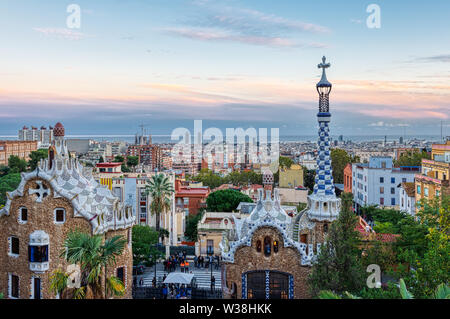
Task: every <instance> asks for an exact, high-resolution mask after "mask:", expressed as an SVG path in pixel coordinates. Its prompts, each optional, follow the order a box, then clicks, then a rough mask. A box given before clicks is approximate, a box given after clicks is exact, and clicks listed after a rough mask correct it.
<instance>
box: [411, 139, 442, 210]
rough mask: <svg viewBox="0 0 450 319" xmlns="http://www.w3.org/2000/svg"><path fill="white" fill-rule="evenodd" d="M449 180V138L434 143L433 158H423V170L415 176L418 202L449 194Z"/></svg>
mask: <svg viewBox="0 0 450 319" xmlns="http://www.w3.org/2000/svg"><path fill="white" fill-rule="evenodd" d="M449 180H450V140H447V142H446V143H445V144H433V145H432V151H431V160H428V159H422V171H421V172H420V174H417V175H416V176H415V193H416V194H415V196H416V202H417V203H418V202H419V201H421V200H422V199H426V200H432V199H433V198H435V197H441V196H442V194H444V193H445V194H449V193H450V191H449Z"/></svg>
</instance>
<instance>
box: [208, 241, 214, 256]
mask: <svg viewBox="0 0 450 319" xmlns="http://www.w3.org/2000/svg"><path fill="white" fill-rule="evenodd" d="M206 253H207V254H208V255H214V240H212V239H208V240H207V241H206Z"/></svg>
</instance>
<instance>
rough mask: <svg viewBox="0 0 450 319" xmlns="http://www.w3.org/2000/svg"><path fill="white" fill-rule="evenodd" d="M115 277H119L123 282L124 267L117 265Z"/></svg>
mask: <svg viewBox="0 0 450 319" xmlns="http://www.w3.org/2000/svg"><path fill="white" fill-rule="evenodd" d="M116 273H117V278H119V279H120V280H121V281H122V283H123V284H125V268H124V267H119V268H117V271H116Z"/></svg>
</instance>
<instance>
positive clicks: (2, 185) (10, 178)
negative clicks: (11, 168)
mask: <svg viewBox="0 0 450 319" xmlns="http://www.w3.org/2000/svg"><path fill="white" fill-rule="evenodd" d="M20 181H21V177H20V174H19V173H11V174H8V175H5V176H2V177H0V206H1V205H5V204H6V193H7V192H12V191H13V190H15V189H16V188H17V187H18V186H19V184H20Z"/></svg>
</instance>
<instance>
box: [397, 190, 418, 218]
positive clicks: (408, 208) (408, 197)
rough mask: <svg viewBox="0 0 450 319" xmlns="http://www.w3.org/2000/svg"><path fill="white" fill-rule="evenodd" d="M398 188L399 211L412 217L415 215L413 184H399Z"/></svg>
mask: <svg viewBox="0 0 450 319" xmlns="http://www.w3.org/2000/svg"><path fill="white" fill-rule="evenodd" d="M398 187H399V194H400V211H402V212H405V213H407V214H409V215H411V216H414V215H415V214H416V191H415V186H414V183H401V184H400V185H399V186H398Z"/></svg>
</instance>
